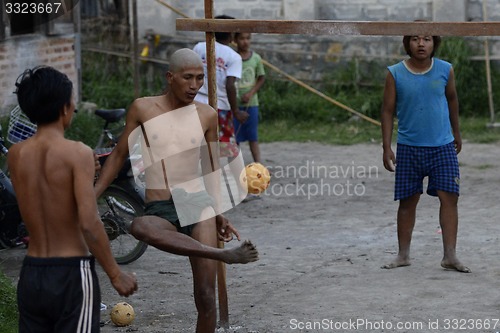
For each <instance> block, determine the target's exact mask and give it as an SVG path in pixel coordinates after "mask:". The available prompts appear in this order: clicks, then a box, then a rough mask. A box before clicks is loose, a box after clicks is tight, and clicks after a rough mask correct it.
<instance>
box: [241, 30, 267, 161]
mask: <svg viewBox="0 0 500 333" xmlns="http://www.w3.org/2000/svg"><path fill="white" fill-rule="evenodd" d="M234 39H235V42H236V45H237V47H238V49H237V51H238V54H239V55H240V56H241V59H242V60H243V70H242V75H241V79H240V81H239V82H238V107H239V109H240V111H244V112H246V113H248V119H247V121H246V122H245V123H240V122H239V121H238V119H236V118H235V119H234V130H235V133H236V142H237V143H238V144H240V142H244V141H248V143H249V146H250V152H251V153H252V158H253V160H254V162H258V163H261V158H260V148H259V143H258V135H257V127H258V122H259V96H258V91H259V90H260V88H261V87H262V85H263V84H264V81H265V71H264V65H263V63H262V58H261V57H260V55H259V54H258V53H257V52H254V51H252V50H250V44H251V39H252V34H250V33H246V32H243V33H236V34H235V36H234Z"/></svg>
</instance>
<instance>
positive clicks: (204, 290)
mask: <svg viewBox="0 0 500 333" xmlns="http://www.w3.org/2000/svg"><path fill="white" fill-rule="evenodd" d="M166 77H167V82H168V91H167V92H166V93H165V94H164V95H160V96H151V97H143V98H138V99H136V100H135V101H134V102H133V103H132V105H131V106H130V108H129V111H128V113H127V119H126V126H125V130H124V132H123V135H122V136H121V137H120V141H119V142H118V144H117V146H116V148H115V149H114V150H113V153H112V154H111V155H110V156H109V157H108V159H107V160H106V163H105V164H104V166H103V168H102V170H101V173H100V176H99V179H98V180H97V182H96V185H95V191H96V195H97V196H99V195H101V194H102V193H103V191H104V190H105V189H106V188H107V186H109V184H110V183H111V181H112V180H113V178H114V177H115V176H116V174H117V173H118V171H119V169H120V168H121V166H122V164H123V163H124V161H125V158H126V156H127V154H128V151H129V146H128V144H129V143H130V142H128V140H131V139H130V138H132V137H134V135H135V134H136V133H137V132H139V133H140V135H141V136H142V138H143V144H144V146H145V149H144V152H143V154H144V155H148V154H149V155H148V156H149V157H148V159H146V157H145V166H146V169H145V179H146V212H145V216H143V217H140V218H136V219H134V221H133V223H132V226H131V230H130V232H131V234H132V235H133V236H134V237H136V238H137V239H140V240H142V241H145V242H147V243H148V244H150V245H152V246H155V247H156V248H158V249H161V250H164V251H167V252H171V253H174V254H180V255H185V256H189V259H190V262H191V268H192V271H193V284H194V298H195V303H196V308H197V310H198V322H197V327H196V332H198V333H201V332H210V333H213V332H214V331H215V328H216V312H217V311H216V301H215V300H216V297H215V282H216V269H217V267H216V261H214V260H211V259H216V260H222V261H225V262H226V263H247V262H252V261H256V260H257V259H258V252H257V250H256V248H255V246H254V245H253V244H252V243H251V242H249V241H244V242H243V243H242V244H241V245H240V246H238V247H235V248H232V249H218V248H217V234H218V237H219V238H220V239H222V240H224V241H230V240H231V239H232V238H233V234H234V235H235V236H236V237H237V239H238V240H240V236H239V233H238V231H237V230H236V229H235V228H234V227H233V226H232V225H231V224H230V223H229V221H228V220H227V219H225V218H224V216H222V215H221V214H219V213H218V212H219V210H218V209H217V208H216V206H217V202H218V200H219V199H220V198H218V194H217V193H216V192H217V191H214V189H215V188H218V186H207V187H206V191H204V190H202V184H201V182H211V181H214V179H215V178H213V177H206V178H203V175H211V174H217V170H218V169H219V164H218V163H219V151H218V149H215V148H216V147H218V133H217V113H216V112H215V110H214V109H212V108H211V107H210V106H209V105H207V104H202V103H198V102H194V97H195V96H196V94H197V92H198V90H199V89H200V87H201V86H202V85H203V81H204V72H203V64H202V61H201V59H200V57H199V56H198V55H197V54H196V53H195V52H193V51H192V50H190V49H180V50H178V51H176V52H175V53H174V54H173V55H172V56H171V57H170V68H169V71H168V72H167V74H166ZM160 155H161V156H160ZM200 160H201V169H202V174H203V175H200V170H199V164H200ZM200 179H203V181H200ZM215 183H216V184H215V185H218V184H217V182H216V181H215ZM177 185H178V186H177ZM181 185H182V186H181ZM177 187H182V190H179V191H180V192H179V193H182V194H185V197H186V198H187V199H186V200H187V201H188V204H191V203H193V202H194V206H192V207H199V209H198V208H195V209H189V211H188V212H182V210H181V209H180V208H179V207H178V206H179V201H178V200H177V197H176V194H175V192H174V191H176V190H178V189H177ZM172 188H175V189H174V190H172ZM181 196H182V195H180V196H179V197H181ZM174 200H175V205H174ZM193 212H194V216H195V219H197V220H196V223H190V224H189V225H182V223H181V222H179V219H181V213H182V214H183V215H186V214H187V213H193ZM184 213H186V214H184ZM188 215H189V214H188ZM208 258H209V259H208Z"/></svg>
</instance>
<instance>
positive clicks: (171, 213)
mask: <svg viewBox="0 0 500 333" xmlns="http://www.w3.org/2000/svg"><path fill="white" fill-rule="evenodd" d="M174 191H182V192H177V193H178V194H177V195H175V196H176V198H178V201H179V202H178V203H177V206H178V207H179V211H180V213H179V214H178V212H177V209H176V207H175V203H174V200H173V199H172V198H171V199H169V200H158V201H151V202H148V203H146V207H145V210H144V215H154V216H158V217H161V218H163V219H166V220H168V221H169V222H170V223H172V225H174V226H175V227H176V228H177V231H179V232H181V233H183V234H185V235H188V236H191V234H192V233H193V229H194V227H195V226H196V222H193V223H191V224H188V225H185V226H181V223H180V221H179V215H181V214H183V215H182V217H183V221H197V222H199V221H198V219H199V217H200V215H201V212H202V211H203V209H205V208H206V207H209V206H213V199H212V197H211V196H210V195H208V193H207V192H205V191H202V192H197V193H186V192H185V191H183V190H178V189H177V190H174Z"/></svg>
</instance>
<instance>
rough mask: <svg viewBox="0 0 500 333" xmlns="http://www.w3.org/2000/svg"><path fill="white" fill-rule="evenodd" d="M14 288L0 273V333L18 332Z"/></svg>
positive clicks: (10, 281)
mask: <svg viewBox="0 0 500 333" xmlns="http://www.w3.org/2000/svg"><path fill="white" fill-rule="evenodd" d="M17 318H18V312H17V302H16V288H15V286H14V284H13V282H12V280H11V279H9V278H8V277H7V276H5V274H3V272H2V271H0V332H2V333H15V332H17V331H18V324H17Z"/></svg>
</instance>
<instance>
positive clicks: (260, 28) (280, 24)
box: [176, 18, 500, 36]
mask: <svg viewBox="0 0 500 333" xmlns="http://www.w3.org/2000/svg"><path fill="white" fill-rule="evenodd" d="M176 27H177V30H183V31H204V32H207V31H208V32H252V33H267V34H299V35H354V36H356V35H358V36H362V35H363V36H404V35H410V36H414V35H424V36H500V22H383V21H377V22H368V21H322V20H318V21H285V20H227V19H189V18H178V19H177V20H176Z"/></svg>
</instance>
